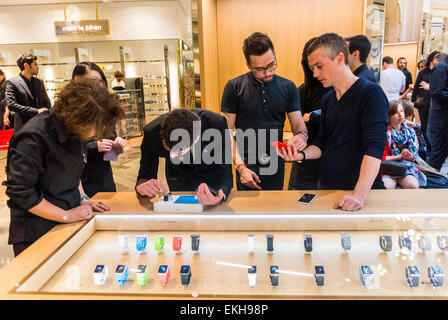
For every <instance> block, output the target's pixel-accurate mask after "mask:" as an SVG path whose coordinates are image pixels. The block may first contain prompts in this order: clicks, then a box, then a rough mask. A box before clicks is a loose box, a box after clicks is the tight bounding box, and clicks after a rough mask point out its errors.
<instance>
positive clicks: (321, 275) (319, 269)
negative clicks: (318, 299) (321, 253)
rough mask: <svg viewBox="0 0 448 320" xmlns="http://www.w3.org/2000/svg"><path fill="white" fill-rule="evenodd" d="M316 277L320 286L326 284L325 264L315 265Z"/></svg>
mask: <svg viewBox="0 0 448 320" xmlns="http://www.w3.org/2000/svg"><path fill="white" fill-rule="evenodd" d="M314 279H315V280H316V286H317V287H318V288H320V287H323V286H324V279H325V268H324V266H314Z"/></svg>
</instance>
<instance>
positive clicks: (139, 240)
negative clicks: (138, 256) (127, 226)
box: [135, 235, 148, 251]
mask: <svg viewBox="0 0 448 320" xmlns="http://www.w3.org/2000/svg"><path fill="white" fill-rule="evenodd" d="M147 243H148V236H146V235H138V236H136V237H135V248H136V249H137V251H143V250H145V249H146V244H147Z"/></svg>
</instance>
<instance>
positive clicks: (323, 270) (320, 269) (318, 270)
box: [314, 266, 325, 274]
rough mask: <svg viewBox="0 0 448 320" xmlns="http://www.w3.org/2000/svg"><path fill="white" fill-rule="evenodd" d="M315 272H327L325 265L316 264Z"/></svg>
mask: <svg viewBox="0 0 448 320" xmlns="http://www.w3.org/2000/svg"><path fill="white" fill-rule="evenodd" d="M314 273H316V274H325V269H324V266H314Z"/></svg>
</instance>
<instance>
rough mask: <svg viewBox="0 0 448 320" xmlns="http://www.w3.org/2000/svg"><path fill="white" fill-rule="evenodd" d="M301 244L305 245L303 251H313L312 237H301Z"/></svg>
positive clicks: (308, 235)
mask: <svg viewBox="0 0 448 320" xmlns="http://www.w3.org/2000/svg"><path fill="white" fill-rule="evenodd" d="M303 243H304V245H305V251H306V252H311V251H313V236H312V235H310V234H305V235H303Z"/></svg>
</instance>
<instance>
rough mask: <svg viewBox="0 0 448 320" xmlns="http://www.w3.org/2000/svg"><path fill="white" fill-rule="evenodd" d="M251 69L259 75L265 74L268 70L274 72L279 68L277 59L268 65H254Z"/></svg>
mask: <svg viewBox="0 0 448 320" xmlns="http://www.w3.org/2000/svg"><path fill="white" fill-rule="evenodd" d="M251 69H252V71H253V72H255V74H257V75H263V74H265V73H266V71H268V72H274V71H275V69H277V61H273V62H271V63H270V64H268V65H267V66H266V67H256V68H255V67H252V66H251Z"/></svg>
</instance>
